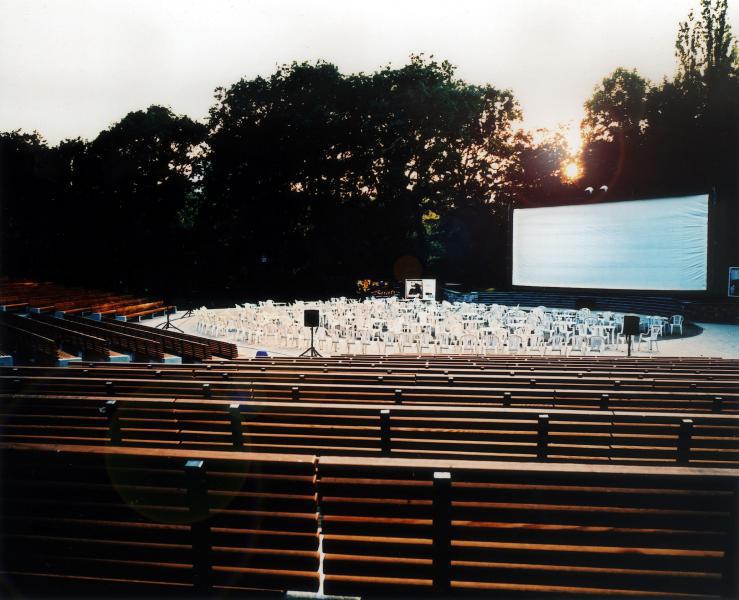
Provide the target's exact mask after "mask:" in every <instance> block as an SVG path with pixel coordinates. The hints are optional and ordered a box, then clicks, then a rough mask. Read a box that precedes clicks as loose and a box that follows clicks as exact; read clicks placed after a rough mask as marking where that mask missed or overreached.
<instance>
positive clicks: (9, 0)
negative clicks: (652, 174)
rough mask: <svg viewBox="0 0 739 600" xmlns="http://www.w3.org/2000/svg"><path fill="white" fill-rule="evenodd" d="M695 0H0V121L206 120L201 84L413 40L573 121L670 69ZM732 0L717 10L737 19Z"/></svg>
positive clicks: (89, 130)
mask: <svg viewBox="0 0 739 600" xmlns="http://www.w3.org/2000/svg"><path fill="white" fill-rule="evenodd" d="M698 5H699V2H698V0H619V2H617V3H615V2H613V1H612V0H556V1H555V0H526V1H521V0H518V1H517V0H490V1H482V0H458V1H456V2H451V1H442V0H374V1H373V2H371V3H370V2H362V3H359V2H346V1H343V2H342V1H340V0H315V1H311V2H306V1H305V0H285V1H281V2H275V1H269V0H242V1H236V0H212V1H210V2H202V1H196V0H125V1H124V0H106V1H97V2H96V1H94V0H56V1H52V0H46V1H44V0H0V82H2V85H1V86H0V131H9V130H15V129H22V130H24V131H33V130H37V131H39V132H40V133H41V134H42V135H43V136H44V137H45V138H46V139H47V140H48V141H49V142H51V143H57V142H58V141H60V140H61V139H64V138H73V137H78V136H79V137H83V138H86V139H92V138H94V137H95V136H96V135H97V134H98V133H99V132H100V131H101V130H103V129H105V128H107V127H109V126H110V125H112V124H113V123H115V122H116V121H118V120H120V119H121V118H122V117H123V116H124V115H125V114H126V113H128V112H129V111H132V110H138V109H143V108H146V107H147V106H149V105H151V104H162V105H164V106H169V107H170V108H171V109H172V110H173V111H175V112H177V113H183V114H187V115H189V116H190V117H192V118H194V119H200V120H203V119H205V118H207V115H208V109H209V108H210V107H211V106H212V105H213V103H214V99H213V92H214V89H215V88H216V87H218V86H228V85H231V84H232V83H234V82H236V81H238V80H239V79H240V78H242V77H246V78H252V77H255V76H257V75H262V76H269V75H270V74H271V73H273V72H274V71H275V70H276V68H277V67H278V66H279V65H281V64H284V63H289V62H292V61H293V60H297V61H303V60H308V61H315V60H317V59H324V60H327V61H329V62H332V63H334V64H336V65H337V66H338V67H339V69H340V70H341V71H342V72H344V73H352V72H359V71H364V72H371V71H374V70H377V69H379V68H381V67H383V66H385V65H387V64H388V63H390V64H392V65H393V66H401V65H403V64H405V63H406V62H407V61H408V57H409V56H410V54H412V53H425V54H427V55H429V54H432V55H434V57H435V58H437V59H439V60H444V59H447V60H449V61H450V62H452V64H454V65H456V66H457V67H458V70H457V74H458V76H459V77H461V78H462V79H464V80H466V81H468V82H470V83H477V84H482V83H490V84H492V85H494V86H496V87H498V88H508V89H511V90H512V91H513V93H514V94H515V96H516V98H517V99H518V101H519V102H520V104H521V107H522V109H523V112H524V126H526V127H527V128H530V129H537V128H549V129H553V128H555V127H556V126H557V125H558V124H564V125H570V126H574V127H573V130H572V131H573V134H571V135H570V136H568V137H569V138H570V139H574V138H576V135H574V133H575V132H576V130H577V126H578V124H579V121H580V119H581V118H582V114H583V109H582V105H583V103H584V101H585V100H586V99H587V98H588V97H589V96H590V94H591V93H592V90H593V88H594V86H595V85H596V84H597V83H598V82H599V81H600V80H601V79H602V78H603V77H605V76H606V75H608V74H609V73H610V72H611V71H613V69H615V68H616V67H619V66H623V67H626V68H636V69H637V70H638V71H639V72H640V73H641V74H642V75H643V76H645V77H647V78H649V79H651V80H652V81H659V80H660V79H661V78H662V77H664V76H672V75H673V74H674V71H675V65H676V62H675V57H674V42H675V37H676V34H677V27H678V23H679V21H681V20H684V19H685V18H686V17H687V14H688V11H689V10H690V8H695V9H697V8H698ZM737 6H739V0H733V1H732V2H730V6H729V13H730V15H729V16H730V22H731V25H732V28H733V31H734V34H735V35H736V34H737V33H739V9H737Z"/></svg>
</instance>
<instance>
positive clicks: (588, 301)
mask: <svg viewBox="0 0 739 600" xmlns="http://www.w3.org/2000/svg"><path fill="white" fill-rule="evenodd" d="M597 304H598V300H597V299H596V298H575V309H576V310H580V309H581V308H589V309H590V310H595V309H596V307H597Z"/></svg>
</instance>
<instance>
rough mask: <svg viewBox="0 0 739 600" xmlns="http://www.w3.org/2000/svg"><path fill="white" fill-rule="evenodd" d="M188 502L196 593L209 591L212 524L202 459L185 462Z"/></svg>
mask: <svg viewBox="0 0 739 600" xmlns="http://www.w3.org/2000/svg"><path fill="white" fill-rule="evenodd" d="M185 480H186V482H187V502H188V505H189V510H190V533H191V536H192V555H193V588H194V591H195V593H197V594H200V593H203V592H208V591H209V590H210V587H211V577H210V575H211V574H210V570H211V569H210V541H209V540H210V525H209V524H208V515H209V512H210V511H209V508H208V490H207V484H206V479H205V463H204V462H203V461H202V460H188V461H187V462H185Z"/></svg>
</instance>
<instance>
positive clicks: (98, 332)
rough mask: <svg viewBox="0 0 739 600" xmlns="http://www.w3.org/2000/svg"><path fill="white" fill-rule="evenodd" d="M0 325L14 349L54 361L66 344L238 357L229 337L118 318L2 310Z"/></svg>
mask: <svg viewBox="0 0 739 600" xmlns="http://www.w3.org/2000/svg"><path fill="white" fill-rule="evenodd" d="M0 325H2V326H3V328H4V329H3V330H4V331H6V332H9V334H8V335H9V339H11V340H14V344H13V345H14V349H15V352H16V354H20V355H21V356H23V355H26V356H28V355H30V356H34V357H35V358H36V359H37V360H39V361H40V362H53V361H54V360H55V359H56V358H57V357H59V356H60V354H59V351H60V350H62V349H63V350H64V351H65V352H67V353H72V354H80V353H82V354H84V356H85V358H87V359H103V360H110V358H111V350H115V351H118V352H125V353H130V354H133V355H134V356H139V357H148V358H154V359H157V360H163V359H164V356H165V353H169V354H172V355H175V356H179V357H181V358H184V359H186V360H200V361H202V360H208V359H210V358H212V357H213V356H214V355H217V356H222V357H236V356H237V354H238V349H237V348H236V346H235V345H234V344H230V343H227V342H219V341H215V340H209V339H208V338H202V337H199V336H194V335H189V334H184V333H179V332H175V331H171V330H166V331H160V330H158V329H154V328H151V327H146V326H144V325H140V324H137V323H127V322H121V321H117V320H103V321H95V320H91V319H87V318H84V317H75V316H67V317H65V318H64V319H60V318H56V317H52V316H49V315H43V314H35V315H29V316H28V317H21V316H18V315H16V314H12V313H0Z"/></svg>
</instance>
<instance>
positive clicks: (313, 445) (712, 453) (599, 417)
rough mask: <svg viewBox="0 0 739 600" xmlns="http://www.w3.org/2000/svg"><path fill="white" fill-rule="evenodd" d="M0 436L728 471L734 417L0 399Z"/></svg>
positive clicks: (738, 449) (737, 456)
mask: <svg viewBox="0 0 739 600" xmlns="http://www.w3.org/2000/svg"><path fill="white" fill-rule="evenodd" d="M112 398H113V399H112ZM111 402H112V403H113V405H112V406H113V408H112V409H110V410H113V409H114V410H115V414H114V415H111V414H109V413H106V408H107V407H110V406H111V405H110V403H111ZM0 424H2V428H1V429H0V439H2V440H5V441H29V442H44V443H67V444H71V443H76V444H92V443H95V444H101V445H105V444H108V443H114V444H123V445H136V446H150V447H188V448H199V449H202V448H204V449H222V450H239V449H248V450H250V451H254V452H286V453H309V454H318V455H326V454H341V455H352V456H379V455H387V456H406V457H419V458H420V457H430V458H464V459H474V460H533V461H548V462H570V461H578V462H582V463H622V464H655V465H659V464H667V465H669V464H685V465H695V466H739V416H729V415H710V416H708V415H705V414H686V413H675V414H668V413H634V412H627V411H565V410H548V411H547V412H546V413H542V411H540V410H536V409H510V408H473V407H424V406H405V405H396V406H393V407H392V408H391V409H387V408H386V405H382V404H380V405H375V406H372V405H367V404H357V405H336V406H325V405H324V404H320V403H319V404H312V403H284V402H277V403H275V402H252V401H245V402H244V401H242V402H240V403H236V404H234V403H226V402H222V401H215V400H185V399H177V398H155V399H152V398H149V399H147V398H141V397H125V396H123V397H121V396H115V397H111V396H108V395H105V396H102V395H100V396H92V397H90V396H88V397H82V396H75V395H59V396H51V395H43V396H39V395H32V394H26V393H11V394H6V395H0Z"/></svg>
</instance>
